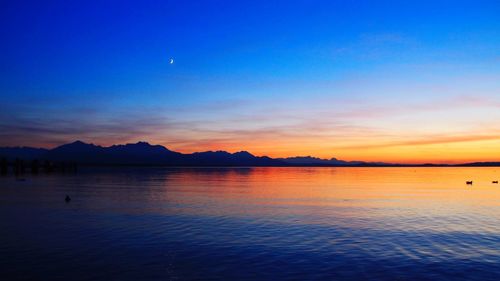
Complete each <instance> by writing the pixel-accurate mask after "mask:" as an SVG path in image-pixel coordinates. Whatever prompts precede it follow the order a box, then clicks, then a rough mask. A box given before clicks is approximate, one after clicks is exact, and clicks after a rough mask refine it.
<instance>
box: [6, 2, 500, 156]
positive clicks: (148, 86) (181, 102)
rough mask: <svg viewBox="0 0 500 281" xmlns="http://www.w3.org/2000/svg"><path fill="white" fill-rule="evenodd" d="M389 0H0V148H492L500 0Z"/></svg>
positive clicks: (474, 151)
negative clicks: (71, 144) (78, 142)
mask: <svg viewBox="0 0 500 281" xmlns="http://www.w3.org/2000/svg"><path fill="white" fill-rule="evenodd" d="M188 2H189V3H188ZM395 2H396V1H140V2H139V1H10V2H9V1H7V2H3V3H2V4H1V6H0V26H1V27H0V36H1V37H2V38H3V40H2V41H3V44H1V45H0V70H1V72H2V76H1V77H0V91H1V92H0V93H1V95H2V100H1V101H0V105H1V107H2V112H1V113H0V129H1V132H0V145H33V146H45V147H51V146H53V145H57V144H61V143H64V142H67V141H72V140H74V139H83V140H86V141H90V142H95V143H98V144H103V145H109V144H112V143H116V142H131V141H138V140H149V141H151V142H155V143H160V144H163V145H166V146H167V147H169V148H171V149H178V150H181V151H186V152H189V151H196V150H198V151H200V150H208V149H227V150H230V151H235V150H243V149H245V150H249V151H251V152H254V153H256V154H259V155H262V154H268V155H273V156H286V155H297V154H314V155H317V156H322V157H334V156H336V157H341V158H346V159H354V158H358V159H359V158H360V157H361V158H364V159H382V158H383V160H395V161H403V160H404V161H408V160H412V159H417V160H416V161H419V160H422V161H424V160H436V159H438V157H440V158H439V159H442V160H443V161H454V160H456V161H459V160H472V159H475V158H474V157H476V158H478V159H479V158H480V159H489V157H498V158H500V155H499V154H498V153H496V154H495V152H491V151H492V150H493V151H495V149H496V150H497V151H498V150H499V149H498V148H500V144H499V140H500V127H499V126H498V125H497V124H496V123H498V122H496V120H499V119H498V118H500V115H499V113H498V112H499V110H498V109H499V108H500V86H499V82H498V81H499V80H500V79H499V78H500V77H499V76H500V75H499V74H500V67H499V65H500V34H499V33H500V17H499V15H500V2H498V1H398V3H395ZM171 57H172V58H174V60H175V63H174V64H173V65H170V64H169V63H168V60H169V58H171ZM470 136H475V138H472V140H466V141H464V138H466V137H470ZM443 139H444V140H448V142H446V143H445V144H443V143H442V141H443ZM367 140H369V141H370V143H371V146H369V147H366V142H367ZM432 140H435V142H433V141H432ZM415 141H416V143H415ZM478 142H479V143H478ZM422 143H423V144H422ZM361 147H364V148H363V149H362V148H361ZM478 147H486V148H487V150H484V151H483V150H481V151H480V152H479V151H478V149H479V148H478ZM437 152H439V153H437ZM436 153H437V154H436ZM450 154H453V155H460V156H457V157H458V158H456V159H455V158H453V157H451V158H450V156H449V155H450ZM491 154H493V155H491ZM399 155H407V157H406V158H401V157H399ZM474 155H475V156H474ZM486 155H489V156H488V157H486ZM431 156H432V157H431ZM433 157H436V158H433Z"/></svg>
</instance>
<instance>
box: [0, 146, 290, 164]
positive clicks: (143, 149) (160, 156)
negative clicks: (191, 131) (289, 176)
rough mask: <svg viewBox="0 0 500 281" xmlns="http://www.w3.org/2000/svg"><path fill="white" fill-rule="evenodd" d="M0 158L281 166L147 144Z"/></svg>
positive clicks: (6, 152) (15, 152)
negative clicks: (184, 152)
mask: <svg viewBox="0 0 500 281" xmlns="http://www.w3.org/2000/svg"><path fill="white" fill-rule="evenodd" d="M0 157H5V158H8V159H10V160H12V159H14V158H20V159H24V160H32V159H40V160H49V161H54V162H76V163H78V164H83V165H150V166H151V165H158V166H285V165H286V164H285V163H283V162H281V161H279V160H275V159H272V158H269V157H258V156H254V155H252V154H250V153H249V152H246V151H241V152H236V153H229V152H226V151H207V152H196V153H192V154H183V153H179V152H175V151H171V150H169V149H167V148H166V147H164V146H161V145H151V144H149V143H147V142H138V143H135V144H125V145H113V146H110V147H103V146H99V145H94V144H89V143H84V142H82V141H75V142H73V143H69V144H64V145H61V146H58V147H56V148H54V149H50V150H47V149H35V148H29V147H15V148H0Z"/></svg>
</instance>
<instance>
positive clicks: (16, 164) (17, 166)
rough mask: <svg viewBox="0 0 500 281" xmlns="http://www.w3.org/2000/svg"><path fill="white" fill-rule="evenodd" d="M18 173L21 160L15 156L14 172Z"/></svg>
mask: <svg viewBox="0 0 500 281" xmlns="http://www.w3.org/2000/svg"><path fill="white" fill-rule="evenodd" d="M19 173H21V160H19V158H16V160H15V162H14V174H16V175H18V174H19Z"/></svg>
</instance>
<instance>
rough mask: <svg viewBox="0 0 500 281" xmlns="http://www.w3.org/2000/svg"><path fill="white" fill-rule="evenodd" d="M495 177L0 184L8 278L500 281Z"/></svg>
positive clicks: (274, 171)
mask: <svg viewBox="0 0 500 281" xmlns="http://www.w3.org/2000/svg"><path fill="white" fill-rule="evenodd" d="M469 179H471V180H474V185H473V186H472V187H470V186H466V185H465V181H466V180H469ZM492 180H500V168H225V169H220V168H214V169H209V168H207V169H202V168H198V169H163V168H157V169H156V168H143V169H139V168H129V169H96V170H84V171H80V172H79V173H78V174H75V175H39V176H26V181H16V180H15V178H14V177H13V176H10V177H9V176H7V177H0V274H1V276H2V277H0V279H3V280H29V279H36V280H95V279H103V280H500V185H495V184H492V183H491V181H492ZM66 194H69V195H70V196H71V197H72V199H73V200H72V201H71V202H70V203H65V202H64V197H65V195H66Z"/></svg>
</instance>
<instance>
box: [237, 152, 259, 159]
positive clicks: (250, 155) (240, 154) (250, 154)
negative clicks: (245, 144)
mask: <svg viewBox="0 0 500 281" xmlns="http://www.w3.org/2000/svg"><path fill="white" fill-rule="evenodd" d="M233 155H234V156H238V157H245V158H253V157H255V156H254V155H253V154H252V153H250V152H248V151H238V152H235V153H233Z"/></svg>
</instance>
